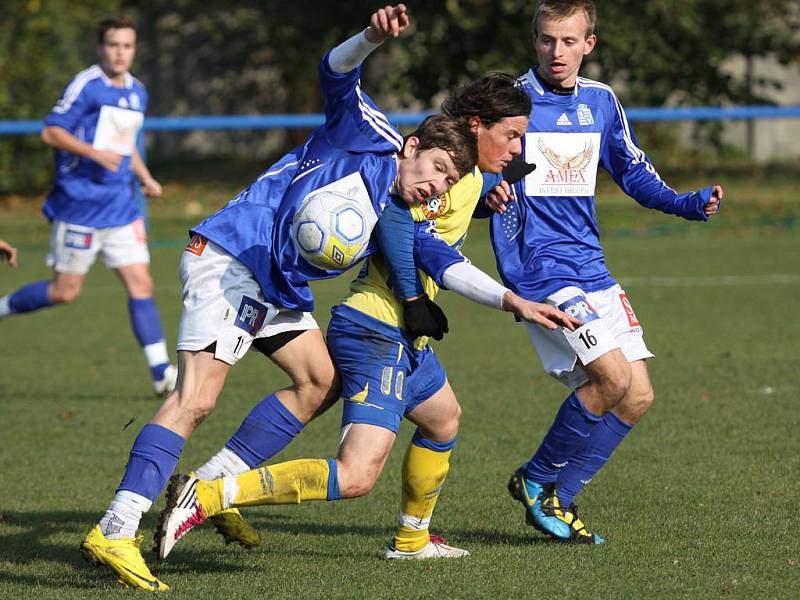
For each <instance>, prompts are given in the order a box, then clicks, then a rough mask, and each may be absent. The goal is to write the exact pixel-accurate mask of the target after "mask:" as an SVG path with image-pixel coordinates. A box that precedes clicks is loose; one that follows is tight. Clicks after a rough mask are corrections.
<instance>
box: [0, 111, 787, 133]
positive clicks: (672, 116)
mask: <svg viewBox="0 0 800 600" xmlns="http://www.w3.org/2000/svg"><path fill="white" fill-rule="evenodd" d="M626 113H627V115H628V118H629V119H630V120H631V121H724V120H750V119H792V118H798V117H800V106H732V107H714V106H705V107H693V108H630V109H628V110H626ZM429 114H431V113H430V112H418V113H388V114H387V116H388V118H389V120H390V121H391V122H392V123H394V124H395V125H398V126H406V125H412V126H413V125H416V124H418V123H419V122H420V121H422V119H424V118H425V117H427V116H428V115H429ZM324 119H325V117H324V116H323V115H322V114H321V113H311V114H303V115H297V114H277V115H229V116H214V117H148V118H147V119H145V122H144V129H145V131H193V130H199V129H203V130H216V131H220V130H231V129H292V128H311V127H317V126H318V125H321V124H322V123H323V121H324ZM41 129H42V122H41V121H0V136H3V135H30V134H36V133H39V132H40V131H41Z"/></svg>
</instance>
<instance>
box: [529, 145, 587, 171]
mask: <svg viewBox="0 0 800 600" xmlns="http://www.w3.org/2000/svg"><path fill="white" fill-rule="evenodd" d="M539 150H540V151H541V153H542V155H543V156H544V157H545V158H546V159H547V162H549V163H550V165H551V166H552V167H553V168H554V169H556V170H557V171H583V170H584V169H585V168H586V167H587V166H588V165H589V163H590V162H591V160H592V155H593V154H594V144H593V143H592V142H586V145H585V146H584V147H583V150H581V151H580V152H578V153H577V154H575V155H574V156H564V155H562V154H559V153H558V152H556V151H555V150H553V149H552V148H550V147H549V146H548V145H547V144H545V143H544V140H543V139H542V138H539Z"/></svg>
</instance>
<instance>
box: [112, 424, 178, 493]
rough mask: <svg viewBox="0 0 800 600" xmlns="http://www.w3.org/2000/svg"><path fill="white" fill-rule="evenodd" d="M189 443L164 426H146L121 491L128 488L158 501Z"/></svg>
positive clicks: (141, 432)
mask: <svg viewBox="0 0 800 600" xmlns="http://www.w3.org/2000/svg"><path fill="white" fill-rule="evenodd" d="M185 443H186V440H184V439H183V438H182V437H181V436H179V435H178V434H177V433H175V432H174V431H170V430H169V429H167V428H166V427H162V426H161V425H156V424H154V423H148V424H147V425H145V426H144V427H142V430H141V431H140V432H139V435H138V436H137V437H136V440H135V441H134V442H133V448H131V453H130V457H129V458H128V466H127V467H125V475H124V476H123V477H122V481H121V482H120V484H119V487H118V488H117V491H118V492H119V491H122V490H128V491H130V492H134V493H136V494H139V495H140V496H144V497H145V498H148V499H149V500H150V501H151V502H155V500H156V498H158V495H159V494H160V493H161V490H163V489H164V486H165V485H166V484H167V479H169V477H170V475H172V473H173V471H175V467H176V466H177V464H178V458H180V455H181V452H182V451H183V445H184V444H185Z"/></svg>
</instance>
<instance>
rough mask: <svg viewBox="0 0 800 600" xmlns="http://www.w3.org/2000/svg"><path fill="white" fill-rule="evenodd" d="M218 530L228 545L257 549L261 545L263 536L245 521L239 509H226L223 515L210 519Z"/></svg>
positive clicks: (219, 514)
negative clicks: (235, 544)
mask: <svg viewBox="0 0 800 600" xmlns="http://www.w3.org/2000/svg"><path fill="white" fill-rule="evenodd" d="M208 520H209V521H211V522H212V523H213V524H214V527H216V528H217V533H219V534H220V535H221V536H222V537H223V538H224V539H225V543H226V544H232V543H237V544H239V545H240V546H241V547H242V548H255V547H256V546H260V545H261V535H260V534H259V533H258V532H257V531H256V530H255V529H254V528H253V526H252V525H250V523H248V522H247V520H245V518H244V517H243V516H242V513H240V512H239V509H237V508H226V509H225V510H223V511H222V512H221V513H218V514H216V515H213V516H211V517H209V518H208Z"/></svg>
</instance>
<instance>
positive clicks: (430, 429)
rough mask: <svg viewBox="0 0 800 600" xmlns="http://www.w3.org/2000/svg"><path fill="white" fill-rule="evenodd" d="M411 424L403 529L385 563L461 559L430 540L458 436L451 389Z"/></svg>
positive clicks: (456, 551)
mask: <svg viewBox="0 0 800 600" xmlns="http://www.w3.org/2000/svg"><path fill="white" fill-rule="evenodd" d="M406 418H408V420H409V421H411V422H412V423H415V424H416V425H417V431H416V433H415V434H414V437H413V438H412V440H411V443H410V444H409V445H408V449H407V450H406V455H405V458H404V460H403V471H402V476H403V488H402V492H403V494H402V499H401V502H400V526H399V527H398V530H397V532H396V533H395V536H394V538H393V539H392V541H391V543H390V544H389V547H388V548H387V549H386V552H385V554H384V558H386V559H390V560H395V559H411V560H419V559H427V558H459V557H462V556H467V555H468V554H469V552H468V551H466V550H462V549H460V548H455V547H453V546H449V545H447V544H445V543H444V542H445V540H444V539H442V538H440V537H438V536H432V535H431V534H430V531H429V528H430V522H431V517H432V516H433V511H434V509H435V507H436V501H437V500H438V499H439V493H440V492H441V489H442V486H443V485H444V482H445V479H446V478H447V472H448V471H449V468H450V454H451V452H452V449H453V446H454V445H455V441H456V436H457V435H458V426H459V421H460V419H461V406H460V405H459V403H458V400H456V396H455V394H454V393H453V389H452V388H451V387H450V383H449V382H448V381H445V384H444V386H443V387H442V388H441V389H440V390H439V391H438V392H436V393H435V394H434V395H433V396H431V397H430V398H428V399H427V400H425V401H424V402H422V403H421V404H420V405H419V406H417V407H416V408H415V409H414V410H412V411H411V412H410V413H408V414H406Z"/></svg>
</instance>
